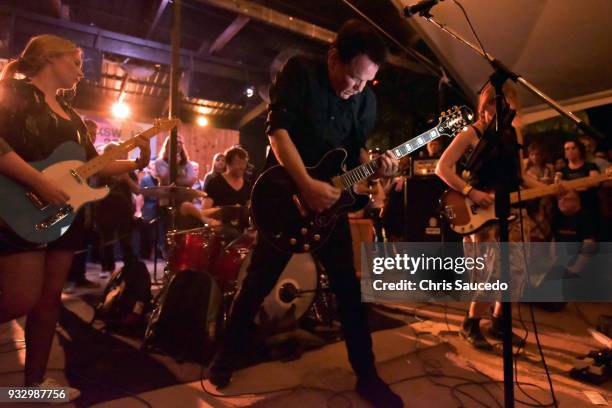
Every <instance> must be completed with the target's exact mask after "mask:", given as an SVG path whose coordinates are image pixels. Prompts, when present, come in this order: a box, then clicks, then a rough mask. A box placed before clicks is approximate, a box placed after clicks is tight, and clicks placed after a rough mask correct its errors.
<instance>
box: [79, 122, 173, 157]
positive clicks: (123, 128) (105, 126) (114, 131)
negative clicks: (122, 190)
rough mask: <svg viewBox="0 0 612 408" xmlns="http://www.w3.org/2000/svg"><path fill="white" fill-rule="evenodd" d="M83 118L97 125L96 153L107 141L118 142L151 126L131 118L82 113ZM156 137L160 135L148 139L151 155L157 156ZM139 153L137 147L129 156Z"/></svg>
mask: <svg viewBox="0 0 612 408" xmlns="http://www.w3.org/2000/svg"><path fill="white" fill-rule="evenodd" d="M83 119H90V120H93V121H94V122H96V124H97V125H98V130H97V132H96V139H95V142H94V146H95V147H96V150H97V151H98V153H102V151H103V150H104V146H106V145H107V144H109V143H112V142H116V143H119V142H122V141H124V140H128V139H130V138H132V137H134V136H136V135H137V134H138V133H140V132H142V131H144V130H146V129H148V128H150V127H151V124H150V123H144V122H136V121H133V120H119V119H113V118H107V117H103V116H98V115H88V114H84V115H83ZM157 137H160V135H157V136H154V137H153V138H151V141H150V145H151V157H156V156H157V140H156V138H157ZM162 137H163V135H162ZM139 154H140V152H139V149H135V150H132V151H131V152H130V153H129V158H136V157H138V155H139Z"/></svg>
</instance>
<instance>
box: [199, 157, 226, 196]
mask: <svg viewBox="0 0 612 408" xmlns="http://www.w3.org/2000/svg"><path fill="white" fill-rule="evenodd" d="M225 167H226V166H225V154H223V153H216V154H215V155H214V157H213V161H212V166H211V168H210V171H209V172H208V173H206V175H205V176H204V182H203V186H202V190H203V191H206V186H207V185H208V183H209V182H210V180H212V179H213V178H215V177H217V176H219V175H220V174H222V173H223V172H225Z"/></svg>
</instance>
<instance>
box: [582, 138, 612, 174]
mask: <svg viewBox="0 0 612 408" xmlns="http://www.w3.org/2000/svg"><path fill="white" fill-rule="evenodd" d="M578 141H579V142H580V143H582V144H583V145H584V151H585V155H584V160H585V161H587V162H591V163H594V164H595V165H596V166H597V169H598V170H599V172H600V173H604V172H605V171H606V169H607V168H608V167H610V162H609V161H608V160H606V159H605V157H601V155H599V156H598V155H597V154H596V153H595V152H596V151H597V142H595V139H593V138H592V137H591V136H588V135H580V137H579V138H578Z"/></svg>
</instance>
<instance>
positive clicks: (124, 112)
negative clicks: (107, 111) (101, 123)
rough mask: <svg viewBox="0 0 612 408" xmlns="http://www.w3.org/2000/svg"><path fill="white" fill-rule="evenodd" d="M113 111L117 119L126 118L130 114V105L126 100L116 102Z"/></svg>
mask: <svg viewBox="0 0 612 408" xmlns="http://www.w3.org/2000/svg"><path fill="white" fill-rule="evenodd" d="M111 112H112V114H113V116H114V117H116V118H117V119H125V118H127V117H128V116H130V107H129V106H128V105H127V104H126V103H124V102H115V103H113V107H112V108H111Z"/></svg>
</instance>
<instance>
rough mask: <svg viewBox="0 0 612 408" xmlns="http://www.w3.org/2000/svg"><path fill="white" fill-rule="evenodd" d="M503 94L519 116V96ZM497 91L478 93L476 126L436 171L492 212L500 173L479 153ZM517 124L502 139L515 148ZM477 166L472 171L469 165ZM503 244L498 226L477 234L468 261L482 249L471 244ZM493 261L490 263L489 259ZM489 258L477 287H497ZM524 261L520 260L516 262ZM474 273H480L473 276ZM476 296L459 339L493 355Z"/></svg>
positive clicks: (498, 331)
mask: <svg viewBox="0 0 612 408" xmlns="http://www.w3.org/2000/svg"><path fill="white" fill-rule="evenodd" d="M503 91H504V94H505V97H506V103H507V104H508V105H509V106H510V109H512V110H514V111H516V109H517V97H516V91H515V90H514V89H513V88H512V87H511V86H510V84H509V83H508V82H506V83H505V84H504V86H503ZM495 110H496V107H495V89H494V87H493V86H492V85H491V83H489V82H487V84H485V86H484V88H483V89H482V91H481V92H480V97H479V100H478V110H477V116H478V120H477V122H476V123H475V124H474V125H472V126H470V127H469V128H468V129H467V130H466V131H464V132H462V133H460V134H459V135H458V136H457V137H455V138H454V139H453V141H452V142H451V144H450V145H449V146H448V148H447V149H446V150H445V151H444V153H443V154H442V157H441V158H440V161H439V162H438V165H437V167H436V174H437V175H438V176H439V177H440V178H441V179H442V180H443V181H444V182H445V183H446V184H448V185H449V186H450V187H451V188H453V189H454V190H456V191H459V192H461V193H463V195H464V196H466V197H468V198H470V199H471V200H472V201H473V202H474V203H476V204H477V205H478V206H480V207H485V208H486V207H489V206H492V205H494V202H495V198H494V195H493V194H492V193H490V192H488V191H491V190H492V189H493V187H494V185H495V182H496V181H497V180H495V176H496V174H497V171H495V168H496V167H498V166H500V163H499V162H498V161H497V160H493V158H492V157H490V156H489V155H488V154H487V153H488V151H487V149H482V150H481V149H480V147H481V144H484V143H486V142H485V141H484V140H485V139H486V138H485V137H484V135H485V133H486V132H487V131H488V129H489V128H490V127H492V126H494V121H495ZM516 121H517V120H516V118H515V119H514V121H513V122H512V127H511V129H512V131H511V132H504V133H505V134H506V135H505V136H502V140H503V141H504V142H503V143H512V142H514V143H516V136H515V132H516V130H515V129H514V127H515V126H516ZM504 137H509V138H511V139H513V140H505V139H504ZM464 156H465V157H466V158H467V159H468V160H467V162H468V165H467V166H466V167H470V168H472V169H475V170H472V171H468V172H466V173H468V174H467V177H466V178H467V180H464V178H462V177H460V176H459V175H458V174H456V172H455V165H456V164H457V163H459V162H460V161H461V160H462V158H463V157H464ZM476 162H477V163H478V164H474V165H470V163H476ZM509 165H510V166H511V167H513V169H514V171H515V174H518V173H519V172H520V165H519V161H518V157H517V158H516V163H509ZM523 183H524V184H525V185H527V186H528V187H543V186H544V184H542V183H539V182H538V181H536V180H535V179H533V178H532V177H530V176H529V175H523ZM518 224H519V223H516V222H515V223H511V224H510V235H509V240H510V241H519V240H521V231H520V225H518ZM524 236H525V239H528V237H529V232H528V231H524ZM495 241H499V228H498V226H497V225H496V224H488V225H486V226H484V227H482V228H481V229H479V230H477V231H476V232H474V233H472V234H470V235H468V236H466V237H464V249H465V251H466V256H467V255H468V253H469V252H473V251H474V250H476V251H477V250H478V249H480V246H478V245H473V246H472V245H469V244H470V243H475V244H477V243H482V242H495ZM469 255H471V256H481V254H472V253H470V254H469ZM489 258H490V257H489ZM489 258H487V267H485V268H484V269H483V270H482V273H481V274H475V275H479V276H473V277H472V280H474V281H478V282H488V281H494V280H495V279H498V278H499V268H498V267H496V266H494V265H495V260H494V259H489ZM518 258H521V259H518ZM522 262H524V260H523V259H522V256H521V254H513V253H511V255H510V268H511V271H510V273H511V276H512V283H513V287H514V288H517V287H521V286H522V284H523V278H524V271H525V268H524V267H522V268H521V267H520V264H521V263H522ZM474 272H476V270H474ZM477 300H478V293H477V294H476V295H475V297H474V300H473V301H472V302H471V303H470V308H469V311H468V314H467V316H466V317H465V319H464V321H463V324H462V327H461V331H460V334H461V336H462V337H463V338H465V339H466V340H467V341H468V342H469V343H470V344H471V345H472V346H474V347H476V348H478V349H482V350H492V346H491V344H490V343H489V342H488V341H487V340H486V339H485V337H484V336H483V334H482V332H481V331H480V319H481V318H482V317H483V315H484V314H485V313H486V311H487V309H489V307H490V305H491V304H490V302H484V301H477ZM501 310H502V308H501V302H499V301H497V302H495V305H494V308H493V317H492V326H491V330H490V334H491V335H492V336H493V337H494V338H497V339H501V338H502V336H503V332H502V324H501ZM512 342H513V343H514V344H517V343H520V342H522V339H521V338H520V337H519V336H518V335H516V334H514V333H513V335H512Z"/></svg>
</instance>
